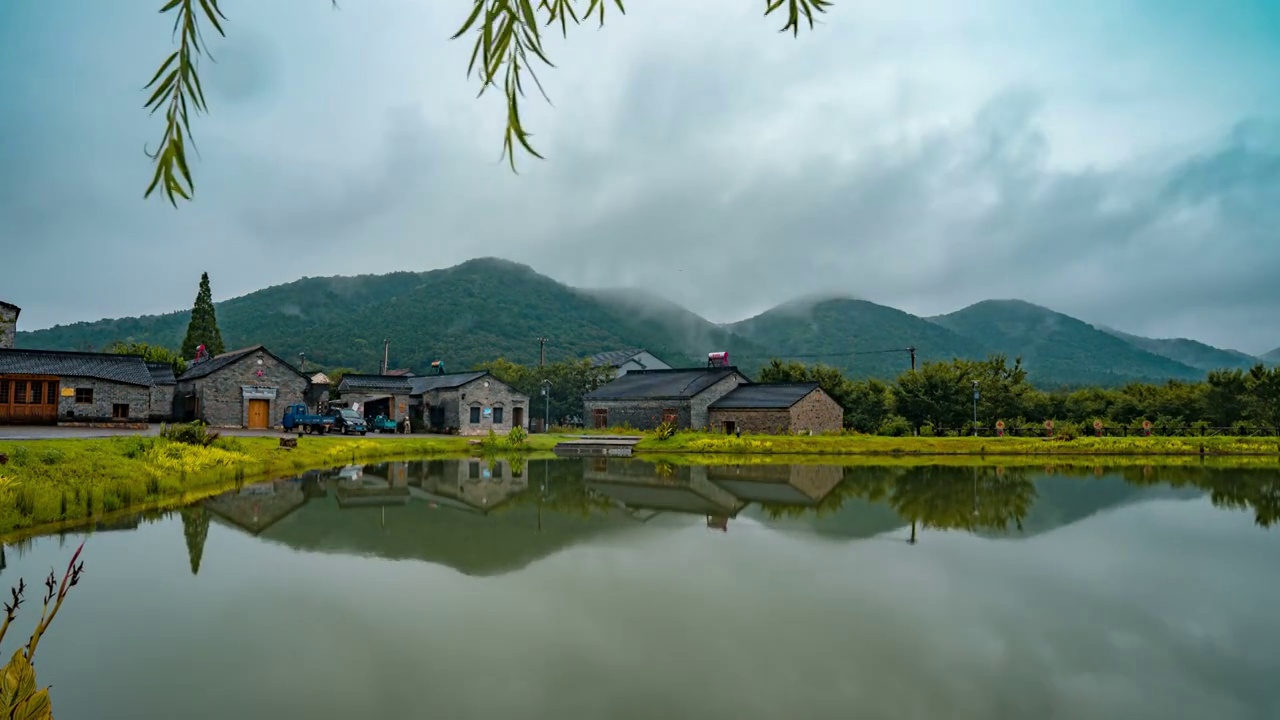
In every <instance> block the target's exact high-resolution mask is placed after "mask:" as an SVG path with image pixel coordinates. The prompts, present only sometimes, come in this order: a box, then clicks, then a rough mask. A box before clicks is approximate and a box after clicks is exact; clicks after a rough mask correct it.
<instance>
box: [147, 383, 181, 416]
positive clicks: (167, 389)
mask: <svg viewBox="0 0 1280 720" xmlns="http://www.w3.org/2000/svg"><path fill="white" fill-rule="evenodd" d="M177 390H178V387H177V386H176V385H155V386H152V388H151V392H150V395H151V410H150V412H149V413H148V415H149V417H150V419H151V422H172V421H173V420H175V419H176V417H177V415H176V413H177V408H176V407H175V406H174V403H173V401H174V393H175V392H177Z"/></svg>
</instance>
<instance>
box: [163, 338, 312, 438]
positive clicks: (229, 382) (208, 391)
mask: <svg viewBox="0 0 1280 720" xmlns="http://www.w3.org/2000/svg"><path fill="white" fill-rule="evenodd" d="M259 370H261V371H262V375H261V376H259V375H258V371H259ZM248 385H253V386H258V387H270V388H275V389H276V397H275V399H273V400H271V401H270V403H271V405H270V410H269V415H268V425H270V426H271V427H276V426H278V425H279V424H280V420H281V418H282V417H283V416H284V409H285V408H286V407H288V406H289V405H293V404H296V403H301V402H304V399H305V395H306V391H307V379H306V378H305V377H303V376H301V375H299V374H298V373H296V372H294V371H293V369H292V368H290V367H289V366H288V365H285V364H284V363H282V362H280V361H279V360H276V359H275V358H273V357H272V356H270V355H268V354H267V353H265V352H262V351H260V350H259V351H258V352H254V353H250V354H248V355H246V356H245V357H243V358H241V359H239V360H237V361H236V362H233V363H231V364H230V365H227V366H226V367H224V368H222V369H220V370H218V371H217V372H214V373H213V374H211V375H207V376H205V377H202V378H197V379H195V380H185V381H182V382H180V383H179V384H178V393H177V395H178V400H177V401H178V403H179V405H182V404H183V402H184V398H186V397H187V396H188V395H189V394H191V393H195V394H196V396H197V397H199V398H200V418H199V419H200V420H203V421H204V422H205V423H207V424H208V425H211V426H213V427H224V428H238V427H247V426H248V424H249V402H248V400H246V399H245V397H244V387H245V386H248Z"/></svg>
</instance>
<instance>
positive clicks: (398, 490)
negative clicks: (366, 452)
mask: <svg viewBox="0 0 1280 720" xmlns="http://www.w3.org/2000/svg"><path fill="white" fill-rule="evenodd" d="M397 466H398V467H399V468H400V469H399V470H394V471H393V470H392V468H393V467H397ZM403 468H404V463H384V464H382V465H370V466H366V467H364V468H362V469H361V472H360V473H359V474H346V473H339V475H338V487H337V490H336V492H335V493H334V495H335V496H336V497H337V499H338V507H341V508H350V507H367V506H379V505H381V506H385V505H403V504H405V503H407V502H409V487H408V476H407V475H406V474H405V473H404V472H403ZM393 476H394V479H393ZM397 480H398V482H397Z"/></svg>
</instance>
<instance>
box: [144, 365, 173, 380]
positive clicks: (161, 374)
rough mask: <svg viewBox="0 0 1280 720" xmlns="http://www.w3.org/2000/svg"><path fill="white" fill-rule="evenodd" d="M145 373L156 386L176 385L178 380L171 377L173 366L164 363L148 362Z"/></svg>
mask: <svg viewBox="0 0 1280 720" xmlns="http://www.w3.org/2000/svg"><path fill="white" fill-rule="evenodd" d="M147 371H148V372H150V373H151V379H152V380H153V381H154V382H155V384H156V385H177V384H178V379H177V378H176V377H174V376H173V366H172V365H170V364H169V363H166V362H149V363H147Z"/></svg>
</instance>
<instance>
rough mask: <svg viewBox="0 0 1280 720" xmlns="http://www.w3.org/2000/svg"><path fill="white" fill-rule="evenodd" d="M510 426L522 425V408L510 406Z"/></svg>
mask: <svg viewBox="0 0 1280 720" xmlns="http://www.w3.org/2000/svg"><path fill="white" fill-rule="evenodd" d="M511 427H524V408H522V407H517V408H511Z"/></svg>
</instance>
